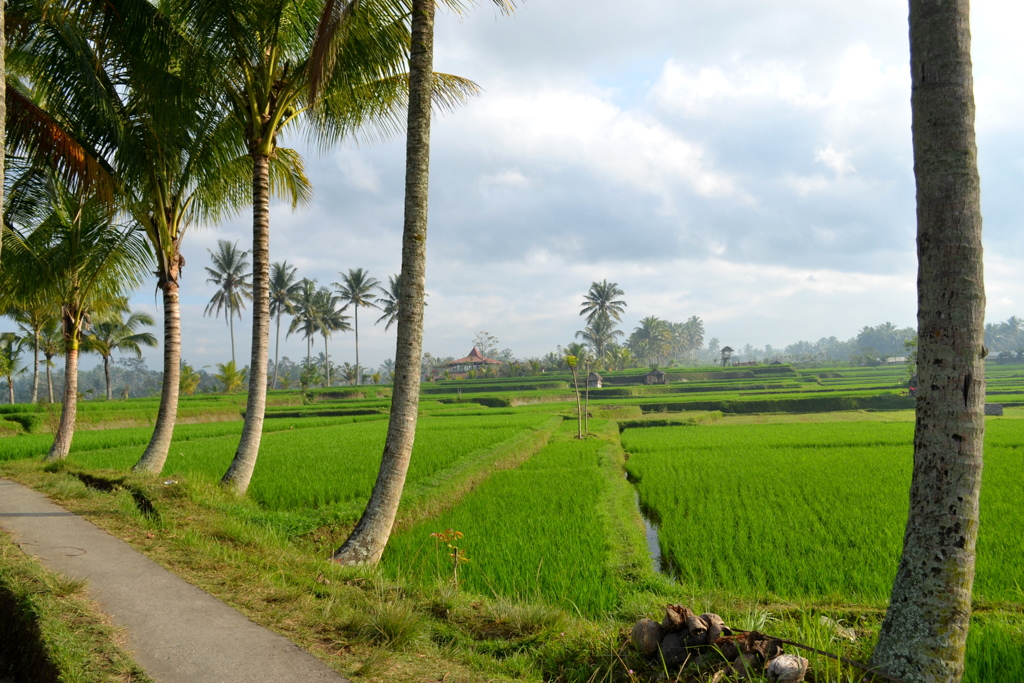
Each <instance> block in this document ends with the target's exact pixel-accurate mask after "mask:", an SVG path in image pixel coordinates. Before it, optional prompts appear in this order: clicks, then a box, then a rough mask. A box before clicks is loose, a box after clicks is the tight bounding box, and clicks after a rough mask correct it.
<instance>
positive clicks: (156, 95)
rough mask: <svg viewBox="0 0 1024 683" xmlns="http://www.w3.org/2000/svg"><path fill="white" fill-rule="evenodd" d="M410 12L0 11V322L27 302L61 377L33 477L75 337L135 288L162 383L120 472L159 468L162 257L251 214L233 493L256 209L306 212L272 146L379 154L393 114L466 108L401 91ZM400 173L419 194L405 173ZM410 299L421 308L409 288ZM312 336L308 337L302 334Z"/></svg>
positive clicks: (450, 94) (170, 368) (249, 412)
mask: <svg viewBox="0 0 1024 683" xmlns="http://www.w3.org/2000/svg"><path fill="white" fill-rule="evenodd" d="M424 4H425V3H422V2H420V0H412V6H410V2H408V1H407V0H359V1H358V2H356V1H348V2H346V1H333V0H332V1H329V2H326V3H325V2H323V1H322V0H296V1H295V2H289V3H281V2H277V1H276V0H253V1H251V2H246V3H226V2H222V1H221V0H176V1H175V2H166V3H151V2H148V1H146V0H109V1H106V2H103V3H97V2H93V1H92V0H58V1H57V2H42V1H41V0H25V1H24V2H16V3H8V6H7V8H6V10H7V12H6V17H7V21H8V23H7V46H6V51H5V57H6V71H5V82H6V87H7V98H6V101H7V103H8V111H7V116H6V119H5V120H6V124H7V128H8V130H7V149H6V152H7V154H6V162H7V169H6V170H7V174H6V175H7V183H6V188H7V196H6V198H5V202H4V221H3V225H4V228H3V239H2V242H0V245H2V247H3V250H2V252H0V253H2V256H3V261H2V263H0V278H2V279H3V282H2V283H0V285H2V286H0V292H2V294H3V297H4V300H3V301H0V307H2V309H4V310H6V309H8V308H11V307H14V306H17V307H18V308H20V309H29V308H31V307H33V306H36V305H41V304H40V303H39V302H40V301H42V300H46V301H49V302H55V305H56V308H57V310H58V311H59V315H58V323H57V324H58V327H59V329H60V334H61V348H60V352H61V353H63V355H64V356H65V358H66V360H67V364H66V369H65V382H64V392H65V396H64V400H63V403H64V408H63V411H62V416H61V424H60V428H59V429H58V433H57V436H56V438H55V441H54V446H53V448H52V449H51V451H50V457H51V458H62V457H65V456H66V455H67V452H68V449H69V447H70V443H71V437H72V434H73V427H74V420H75V413H76V403H75V396H76V382H77V363H78V353H79V352H80V351H81V350H83V346H82V345H83V341H84V336H88V335H86V333H87V332H88V329H89V328H90V327H91V326H93V325H94V324H95V323H97V322H98V321H100V320H101V319H105V316H106V315H107V314H106V313H105V312H104V311H105V310H106V307H107V304H106V303H105V302H111V301H117V300H123V299H125V298H126V297H127V296H128V295H129V294H130V292H131V291H133V290H134V289H135V288H137V287H138V286H139V285H141V284H142V282H143V281H144V280H145V279H146V277H147V275H148V273H149V272H155V274H156V280H157V282H156V284H157V287H158V288H159V289H160V291H161V294H162V303H163V314H164V373H163V377H164V381H163V388H162V394H161V407H160V412H159V414H158V417H157V423H156V429H155V430H154V435H153V438H152V439H151V441H150V444H149V447H148V448H147V449H146V452H145V454H144V455H143V457H142V459H140V461H139V463H138V464H137V465H136V469H140V470H145V471H152V472H158V471H159V470H160V469H161V468H162V467H163V463H164V461H165V459H166V455H167V451H168V448H169V444H170V438H171V434H172V431H173V426H174V421H175V417H176V414H177V400H178V393H179V386H180V381H179V380H180V372H181V357H180V348H181V332H180V329H181V321H180V312H179V304H178V287H179V280H180V277H181V274H182V267H183V265H184V260H183V259H182V256H181V247H182V241H183V239H184V237H185V235H186V234H187V232H188V229H189V227H190V226H191V225H193V224H194V223H197V222H204V223H207V224H210V223H216V222H218V221H219V220H220V219H221V218H223V217H225V216H228V215H231V214H233V213H236V212H238V211H240V210H242V209H243V208H244V207H246V206H247V205H249V204H250V203H251V205H252V207H253V214H252V215H253V241H252V244H251V246H249V248H248V249H247V250H245V251H246V252H247V254H248V255H249V256H250V257H251V277H250V279H249V280H248V282H247V284H248V291H247V293H248V294H249V296H251V305H252V309H253V314H254V315H253V334H252V353H251V359H250V362H249V364H248V368H249V386H250V391H249V394H248V398H247V406H246V419H245V425H244V428H243V435H242V439H241V442H240V444H239V448H238V451H237V453H236V458H235V461H234V462H233V464H232V469H231V471H230V472H229V474H228V475H226V478H225V481H226V483H229V484H231V485H232V486H233V487H234V488H235V489H236V490H238V491H244V490H245V489H246V487H247V485H248V479H249V477H250V476H251V472H252V467H253V466H254V463H255V458H256V454H257V452H258V448H259V441H260V435H261V431H262V430H261V427H262V420H263V415H264V409H265V404H266V389H267V381H266V380H267V366H268V353H267V350H268V346H269V331H270V325H271V311H270V308H271V300H270V255H269V228H270V225H269V222H270V221H269V201H270V198H271V197H272V196H276V197H280V198H283V199H286V200H288V201H290V202H291V203H292V205H293V206H294V205H297V204H299V203H302V202H306V201H308V199H309V198H310V196H311V187H310V183H309V181H308V179H307V178H306V176H305V174H304V170H303V160H302V158H301V156H300V155H299V153H298V152H296V151H295V150H292V149H288V148H284V147H281V146H280V145H279V144H278V140H279V138H280V136H281V134H282V133H283V132H285V131H287V130H289V129H292V128H302V129H303V131H304V132H305V133H306V134H307V136H309V137H310V138H311V139H312V140H314V141H315V142H317V143H319V145H320V146H321V147H323V148H326V147H328V146H330V145H332V144H334V143H336V142H338V141H339V140H341V139H343V138H345V137H351V136H357V135H360V134H366V133H367V132H368V134H369V135H370V136H380V135H386V134H390V133H394V132H397V131H399V130H401V128H402V127H403V126H405V125H406V114H407V113H408V120H409V121H420V120H425V121H426V122H427V124H429V117H430V110H431V108H432V107H433V108H438V109H446V108H451V107H453V106H455V105H457V104H459V103H461V102H462V101H464V100H465V99H466V98H467V97H468V96H469V95H471V94H473V93H475V92H476V86H475V85H474V84H473V83H472V82H470V81H467V80H465V79H462V78H459V77H456V76H450V75H446V74H435V73H433V72H432V70H430V69H429V67H430V65H431V61H430V59H427V61H425V62H424V61H422V60H421V61H420V62H416V63H413V64H412V67H414V69H420V71H421V73H419V74H418V75H416V76H415V77H411V76H410V75H409V74H408V73H406V69H407V68H409V65H410V61H409V55H410V45H412V48H413V49H412V52H413V53H414V54H425V53H424V50H427V51H428V52H429V51H432V47H431V46H430V45H429V44H427V43H422V44H417V43H415V42H414V41H413V39H412V36H413V29H412V27H411V24H416V22H417V21H420V16H419V15H417V14H416V12H413V11H412V10H413V6H419V7H420V9H419V10H418V11H419V12H420V13H421V14H422V12H423V9H424V7H423V5H424ZM432 12H433V8H432V5H431V7H430V12H429V15H430V17H431V21H430V23H429V25H426V24H422V23H421V28H422V27H424V26H425V27H426V29H425V30H427V31H429V33H430V35H431V36H432V30H433V28H432ZM424 16H426V15H424ZM421 42H422V41H421ZM423 65H426V66H427V67H428V69H427V70H426V71H423V69H422V67H423ZM417 87H418V88H420V89H421V90H420V91H417V93H416V94H414V93H413V90H414V89H415V88H417ZM416 98H419V99H416ZM416 125H417V126H421V127H423V126H422V124H421V123H417V124H416ZM423 130H424V131H426V130H429V129H428V128H426V127H423ZM421 137H422V136H421ZM410 139H411V138H410ZM417 144H419V143H417ZM425 149H426V147H424V150H425ZM423 158H424V159H426V157H425V156H424V157H423ZM418 172H419V175H420V176H423V177H422V178H421V180H419V181H417V182H420V183H421V184H422V185H423V186H424V187H425V183H426V178H425V173H426V166H425V164H421V167H420V168H419V169H418ZM413 175H415V174H413ZM425 208H426V205H425V203H424V204H423V206H422V211H421V212H420V213H421V214H422V232H423V234H424V235H425ZM410 215H411V214H410ZM417 220H419V219H417ZM422 237H423V235H419V236H412V239H418V240H419V242H422ZM414 257H415V258H418V259H420V260H421V261H422V259H423V255H422V254H419V255H415V254H414ZM403 267H404V266H403ZM419 268H420V269H422V265H420V266H419ZM210 270H214V269H210ZM210 277H211V279H213V278H214V277H215V275H214V274H213V273H212V272H210ZM239 289H240V290H241V289H243V288H242V287H239ZM371 289H372V288H371ZM414 290H415V291H414V292H413V297H414V298H415V297H417V296H418V297H420V299H421V297H422V283H421V282H416V283H414ZM318 291H319V290H318ZM238 295H239V296H241V297H243V298H244V296H245V295H244V294H242V293H241V291H239V293H238ZM237 303H238V301H237V300H236V301H229V300H223V301H220V302H213V303H212V309H211V311H212V312H213V313H214V314H217V313H218V312H222V313H224V314H225V316H226V317H227V319H228V323H229V325H232V324H233V323H232V320H233V318H232V313H231V311H232V307H233V306H234V305H235V304H237ZM362 305H363V304H362V303H356V304H355V306H356V311H358V308H359V307H360V306H362ZM395 307H396V308H397V300H396V301H395ZM339 315H340V313H339ZM336 320H337V321H338V325H341V324H342V323H344V322H345V321H344V319H343V318H342V319H336ZM419 322H420V321H416V323H417V324H418V323H419ZM317 324H318V325H319V326H320V327H321V328H324V329H326V325H327V323H326V322H323V319H322V316H321V322H318V323H317ZM400 327H401V326H400ZM318 329H319V328H318ZM140 343H143V342H140ZM417 355H418V354H417ZM104 357H105V358H109V354H107V355H105V356H104ZM0 369H3V368H0ZM417 374H418V369H417ZM403 376H404V375H403ZM108 393H109V392H108Z"/></svg>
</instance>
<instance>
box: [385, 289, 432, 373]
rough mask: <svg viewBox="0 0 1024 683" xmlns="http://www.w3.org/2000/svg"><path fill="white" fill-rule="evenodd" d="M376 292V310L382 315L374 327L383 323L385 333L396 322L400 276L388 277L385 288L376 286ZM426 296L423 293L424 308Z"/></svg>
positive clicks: (399, 298) (400, 292)
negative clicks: (377, 293) (377, 294)
mask: <svg viewBox="0 0 1024 683" xmlns="http://www.w3.org/2000/svg"><path fill="white" fill-rule="evenodd" d="M377 291H378V292H379V293H380V294H379V296H378V297H377V302H376V303H377V308H379V309H380V310H381V312H382V313H383V314H384V315H382V316H381V317H379V318H377V321H376V322H375V323H374V325H380V324H381V323H384V331H385V332H386V331H388V330H390V329H391V326H392V325H394V324H395V323H396V322H397V321H398V307H399V302H400V301H401V299H402V274H401V273H399V274H397V275H389V276H388V286H387V288H384V287H380V286H378V287H377ZM428 296H430V294H429V293H427V292H424V293H423V297H424V301H423V306H424V308H425V307H427V306H429V305H430V304H428V303H427V302H426V297H428ZM392 362H393V361H392Z"/></svg>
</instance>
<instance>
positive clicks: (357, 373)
mask: <svg viewBox="0 0 1024 683" xmlns="http://www.w3.org/2000/svg"><path fill="white" fill-rule="evenodd" d="M355 323H356V326H355V331H356V384H359V375H360V370H359V304H356V305H355Z"/></svg>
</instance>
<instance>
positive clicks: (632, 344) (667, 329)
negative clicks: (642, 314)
mask: <svg viewBox="0 0 1024 683" xmlns="http://www.w3.org/2000/svg"><path fill="white" fill-rule="evenodd" d="M628 343H629V348H630V350H632V351H633V353H634V354H635V355H636V356H637V357H638V358H640V360H643V361H648V362H654V363H658V362H659V361H660V359H661V357H662V356H663V355H664V354H665V353H666V352H667V351H668V349H669V347H670V345H671V343H672V328H671V326H670V325H669V323H668V322H666V321H664V320H662V319H661V318H657V317H655V316H653V315H649V316H647V317H646V318H644V319H643V320H641V321H640V325H639V326H638V327H636V328H635V329H634V330H633V334H631V335H630V336H629V342H628Z"/></svg>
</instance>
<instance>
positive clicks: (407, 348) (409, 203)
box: [334, 0, 434, 564]
mask: <svg viewBox="0 0 1024 683" xmlns="http://www.w3.org/2000/svg"><path fill="white" fill-rule="evenodd" d="M433 61H434V0H413V3H412V46H411V51H410V55H409V119H408V132H407V136H406V162H405V224H404V226H403V229H402V270H401V277H402V292H401V304H400V307H399V314H398V343H397V344H398V345H397V349H396V352H395V366H396V367H395V382H394V393H393V395H392V399H391V416H390V418H389V419H388V435H387V440H386V441H385V443H384V455H383V458H382V460H381V464H380V472H379V473H378V475H377V483H376V484H375V485H374V487H373V493H372V494H371V495H370V501H369V502H368V503H367V505H366V510H365V511H364V512H363V515H362V517H360V518H359V522H358V523H357V524H356V527H355V529H353V531H352V534H351V535H350V536H349V537H348V539H347V540H346V541H345V543H344V544H343V545H342V546H341V547H340V548H339V549H338V550H337V552H335V553H334V560H335V561H336V562H339V563H341V564H376V563H377V562H378V561H380V557H381V555H383V553H384V547H385V546H386V545H387V542H388V538H390V537H391V529H392V528H393V527H394V524H395V515H396V514H397V513H398V504H399V502H400V501H401V498H402V489H403V488H404V486H405V475H406V473H407V472H408V470H409V458H410V456H411V455H412V447H413V442H414V440H415V438H416V417H417V409H418V407H419V397H420V365H421V363H422V358H423V289H424V285H425V282H426V265H427V189H428V183H429V180H430V94H431V81H432V76H433ZM357 365H358V362H357Z"/></svg>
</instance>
